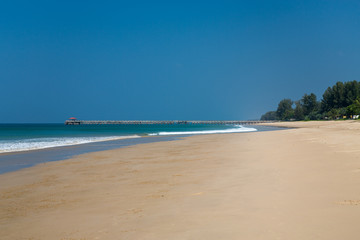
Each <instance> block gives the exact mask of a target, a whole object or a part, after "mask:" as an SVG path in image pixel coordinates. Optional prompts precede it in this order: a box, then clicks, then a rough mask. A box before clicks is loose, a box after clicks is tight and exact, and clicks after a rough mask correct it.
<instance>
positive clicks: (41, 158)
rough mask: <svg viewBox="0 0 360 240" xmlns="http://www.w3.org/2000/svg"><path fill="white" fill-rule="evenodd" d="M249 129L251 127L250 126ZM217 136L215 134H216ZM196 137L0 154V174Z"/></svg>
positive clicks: (122, 138)
mask: <svg viewBox="0 0 360 240" xmlns="http://www.w3.org/2000/svg"><path fill="white" fill-rule="evenodd" d="M250 127H251V126H250ZM252 127H256V128H257V129H258V130H257V131H273V130H281V128H278V127H269V126H267V127H264V126H252ZM216 134H217V133H216ZM188 136H196V134H193V135H191V134H183V135H178V134H176V135H158V136H139V137H132V136H119V139H115V140H114V139H112V140H101V141H94V142H89V143H81V144H73V145H65V146H55V147H48V148H42V149H33V150H26V151H16V152H4V153H0V174H4V173H6V172H12V171H17V170H19V169H22V168H28V167H33V166H36V165H37V164H40V163H45V162H52V161H61V160H66V159H71V158H73V157H75V156H78V155H81V154H84V153H89V152H99V151H106V150H109V149H116V148H123V147H127V146H131V145H137V144H144V143H150V142H162V141H174V140H177V139H181V138H183V137H188Z"/></svg>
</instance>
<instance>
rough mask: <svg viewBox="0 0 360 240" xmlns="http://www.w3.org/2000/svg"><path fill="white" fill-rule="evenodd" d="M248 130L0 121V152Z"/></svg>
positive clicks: (225, 127)
mask: <svg viewBox="0 0 360 240" xmlns="http://www.w3.org/2000/svg"><path fill="white" fill-rule="evenodd" d="M251 131H256V129H255V128H252V127H243V126H239V125H197V124H173V125H167V124H163V125H160V124H159V125H158V124H148V125H145V124H144V125H131V124H130V125H64V124H0V153H9V152H19V151H30V150H38V149H45V148H52V147H62V146H71V145H78V144H85V143H92V142H102V141H110V140H121V139H131V138H141V137H149V136H170V135H195V134H214V133H235V132H251Z"/></svg>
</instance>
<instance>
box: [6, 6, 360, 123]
mask: <svg viewBox="0 0 360 240" xmlns="http://www.w3.org/2000/svg"><path fill="white" fill-rule="evenodd" d="M150 2H151V3H150ZM359 56H360V1H344V0H343V1H331V0H326V1H315V0H311V1H297V0H291V1H274V0H272V1H256V0H249V1H201V2H200V1H197V2H194V1H177V2H175V1H103V0H102V1H74V0H72V1H66V0H61V1H16V0H12V1H1V3H0V83H1V85H0V86H1V87H0V90H1V94H0V122H2V123H12V122H29V123H31V122H63V121H64V120H65V119H67V118H68V117H72V116H74V117H77V118H81V119H149V120H151V119H154V120H157V119H202V120H205V119H214V120H215V119H219V120H224V119H240V120H242V119H243V120H245V119H256V118H260V116H261V114H263V113H265V112H266V111H268V110H272V109H275V108H276V107H277V104H278V102H279V101H280V100H281V99H283V98H291V99H293V100H297V99H299V98H300V97H301V96H302V95H303V94H304V93H310V92H314V93H315V94H316V95H317V96H318V97H319V98H321V95H322V94H323V92H324V90H325V89H326V88H327V87H328V86H331V85H333V84H334V83H335V82H337V81H350V80H360V78H359V76H360V67H359V66H360V65H359V63H360V61H359Z"/></svg>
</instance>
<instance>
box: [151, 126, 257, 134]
mask: <svg viewBox="0 0 360 240" xmlns="http://www.w3.org/2000/svg"><path fill="white" fill-rule="evenodd" d="M255 131H257V129H256V128H247V127H243V126H237V127H236V128H229V129H221V130H220V129H219V130H204V131H186V132H158V133H151V134H149V136H164V135H197V134H216V133H239V132H255Z"/></svg>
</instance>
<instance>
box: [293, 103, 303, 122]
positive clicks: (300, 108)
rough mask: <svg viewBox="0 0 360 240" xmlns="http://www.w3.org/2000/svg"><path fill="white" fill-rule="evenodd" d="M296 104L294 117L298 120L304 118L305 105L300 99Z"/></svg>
mask: <svg viewBox="0 0 360 240" xmlns="http://www.w3.org/2000/svg"><path fill="white" fill-rule="evenodd" d="M295 104H296V107H295V110H294V118H295V119H296V120H298V121H300V120H304V119H305V115H304V109H303V106H302V105H301V103H300V101H297V102H295Z"/></svg>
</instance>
